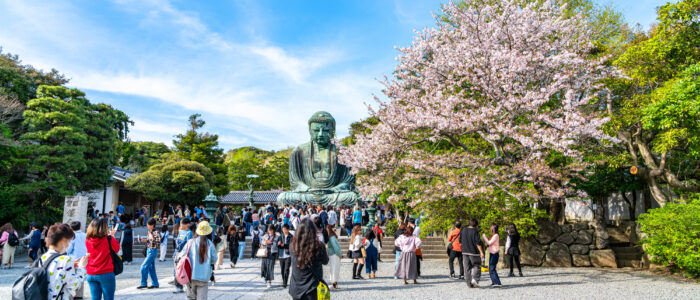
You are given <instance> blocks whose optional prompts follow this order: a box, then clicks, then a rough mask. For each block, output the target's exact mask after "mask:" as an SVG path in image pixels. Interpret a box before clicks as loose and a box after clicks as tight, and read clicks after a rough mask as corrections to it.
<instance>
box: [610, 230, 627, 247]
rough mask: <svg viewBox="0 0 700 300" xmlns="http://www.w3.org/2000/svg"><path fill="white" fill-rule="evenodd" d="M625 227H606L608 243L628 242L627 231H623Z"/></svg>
mask: <svg viewBox="0 0 700 300" xmlns="http://www.w3.org/2000/svg"><path fill="white" fill-rule="evenodd" d="M625 231H626V230H625V228H619V227H608V235H609V236H610V238H609V239H610V243H614V244H623V243H629V242H630V236H629V233H627V232H625Z"/></svg>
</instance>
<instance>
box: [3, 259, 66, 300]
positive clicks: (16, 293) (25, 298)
mask: <svg viewBox="0 0 700 300" xmlns="http://www.w3.org/2000/svg"><path fill="white" fill-rule="evenodd" d="M59 256H61V254H60V253H54V254H52V255H51V256H49V258H48V259H46V261H44V262H43V263H42V262H41V259H38V260H36V261H35V262H34V265H33V266H32V268H31V269H30V270H29V271H27V272H25V273H24V274H22V277H20V278H19V279H17V280H16V281H15V283H14V285H12V300H48V298H49V273H48V272H47V271H46V268H48V267H49V265H50V264H51V261H53V260H54V259H55V258H57V257H59ZM61 289H63V287H61Z"/></svg>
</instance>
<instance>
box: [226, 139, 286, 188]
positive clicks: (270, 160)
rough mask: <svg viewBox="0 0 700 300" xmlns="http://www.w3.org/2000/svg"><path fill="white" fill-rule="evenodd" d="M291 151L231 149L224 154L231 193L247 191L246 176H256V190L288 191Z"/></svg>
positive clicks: (249, 148) (254, 181)
mask: <svg viewBox="0 0 700 300" xmlns="http://www.w3.org/2000/svg"><path fill="white" fill-rule="evenodd" d="M290 153H291V149H287V150H282V151H278V152H275V151H265V150H261V149H258V148H254V147H243V148H238V149H233V150H231V151H229V152H228V153H227V154H226V167H227V169H228V179H229V182H230V183H231V190H232V191H245V190H248V181H249V180H250V179H249V178H247V177H246V176H247V175H249V174H257V175H259V176H260V177H258V178H256V179H254V180H253V181H252V182H253V183H254V184H255V189H256V190H262V191H268V190H282V189H289V154H290Z"/></svg>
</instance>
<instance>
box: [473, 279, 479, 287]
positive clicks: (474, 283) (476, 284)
mask: <svg viewBox="0 0 700 300" xmlns="http://www.w3.org/2000/svg"><path fill="white" fill-rule="evenodd" d="M472 286H473V287H475V288H478V287H479V284H478V283H476V280H474V279H472Z"/></svg>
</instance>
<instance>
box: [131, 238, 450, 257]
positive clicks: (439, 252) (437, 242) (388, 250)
mask: <svg viewBox="0 0 700 300" xmlns="http://www.w3.org/2000/svg"><path fill="white" fill-rule="evenodd" d="M338 240H339V242H340V248H341V249H342V253H343V258H345V257H346V255H345V254H346V253H347V251H348V245H349V242H350V238H349V237H347V236H341V237H340V238H339V239H338ZM422 242H423V247H422V248H421V250H422V251H423V259H447V258H448V257H447V254H446V253H445V249H446V247H447V246H446V245H445V243H444V241H443V240H442V238H438V237H428V238H425V239H423V240H422ZM172 245H173V244H172V239H169V240H168V252H167V255H166V256H165V257H166V259H170V258H172V256H173V251H174V249H173V247H172ZM382 245H383V247H382V251H381V253H380V255H382V256H383V257H384V259H385V260H386V259H388V258H389V257H391V259H393V257H394V256H393V255H394V254H393V253H392V251H393V250H394V238H393V237H384V239H383V240H382ZM252 247H253V240H252V239H251V238H250V237H249V238H248V239H246V247H245V252H244V255H243V257H245V258H250V257H251V253H252ZM144 248H145V244H144V243H141V242H134V246H133V256H134V257H144V256H143V249H144ZM224 255H225V258H226V259H228V258H229V253H228V250H226V252H225V254H224Z"/></svg>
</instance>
